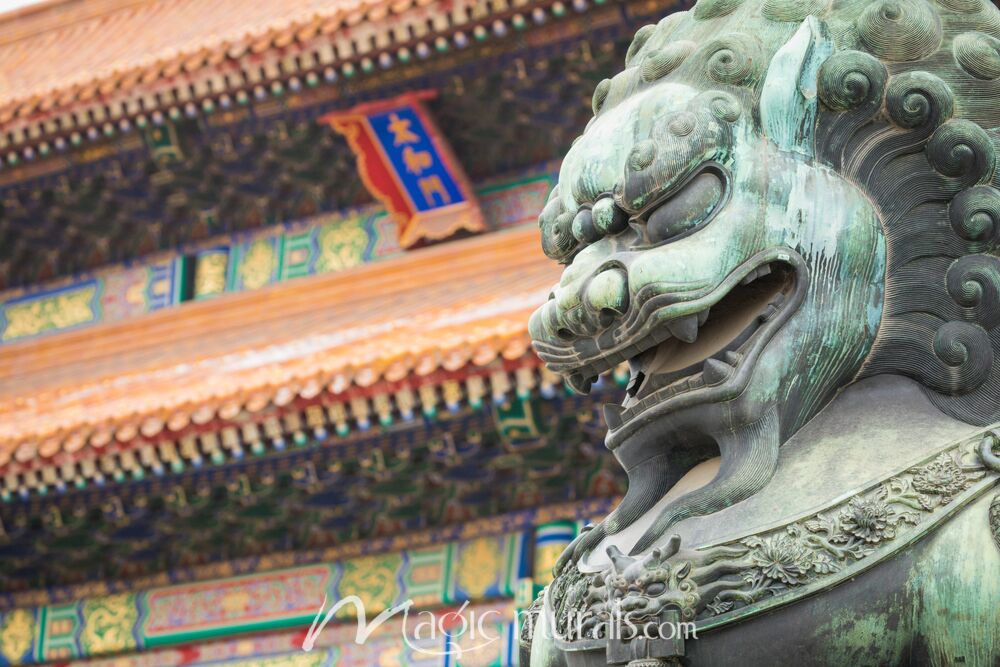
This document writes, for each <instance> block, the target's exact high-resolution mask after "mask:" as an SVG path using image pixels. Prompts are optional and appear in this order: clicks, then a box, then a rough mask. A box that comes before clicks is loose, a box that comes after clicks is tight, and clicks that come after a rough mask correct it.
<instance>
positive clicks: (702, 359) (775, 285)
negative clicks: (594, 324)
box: [536, 248, 807, 448]
mask: <svg viewBox="0 0 1000 667" xmlns="http://www.w3.org/2000/svg"><path fill="white" fill-rule="evenodd" d="M806 283H807V280H806V274H805V262H804V261H803V260H802V258H801V257H799V256H798V254H797V253H795V252H794V251H791V250H790V249H777V248H775V249H772V250H769V251H764V252H762V253H760V254H758V255H756V256H755V257H753V258H750V259H749V260H748V261H747V262H746V263H744V264H743V265H742V266H741V267H740V268H739V269H737V270H735V271H734V272H733V273H732V274H730V276H729V277H727V278H726V280H724V281H723V282H722V283H721V284H720V285H718V286H717V287H716V288H714V289H713V290H712V291H711V292H709V293H706V294H704V295H703V296H702V297H700V298H698V299H697V300H696V301H692V302H688V303H689V307H688V308H687V309H686V310H685V314H684V315H682V316H677V315H674V316H668V315H667V314H668V313H669V312H671V311H674V312H676V308H673V307H671V306H670V303H671V302H670V301H669V299H670V298H671V297H670V295H664V297H665V298H666V299H668V301H667V302H666V305H665V306H663V307H657V306H656V303H655V301H656V300H657V299H656V298H654V299H650V300H649V302H647V303H646V304H645V305H644V306H643V308H642V310H643V313H642V315H641V316H640V317H638V318H637V319H634V320H633V322H632V325H633V326H632V327H629V328H630V329H632V330H633V331H634V332H635V333H633V334H631V335H627V336H626V337H623V338H620V339H618V341H619V342H618V343H617V344H616V345H614V347H613V348H605V349H606V351H604V352H598V350H599V349H601V348H604V345H602V342H603V341H602V340H596V341H594V342H590V343H588V342H584V341H581V342H580V344H581V345H583V346H584V347H583V348H576V347H574V346H566V347H565V348H563V347H562V346H552V345H546V344H538V343H537V342H536V350H537V351H538V352H539V354H540V356H541V357H542V359H543V360H544V361H545V362H546V363H548V364H549V366H550V368H552V369H553V370H556V371H558V372H561V373H563V374H564V375H566V376H567V382H568V383H569V385H570V386H571V387H573V389H574V390H575V391H577V392H579V393H587V392H588V391H589V390H590V385H591V384H592V382H593V381H595V380H596V376H597V375H598V374H599V373H602V372H604V371H605V370H607V369H610V368H613V367H614V365H615V364H617V363H620V362H623V361H627V362H628V364H629V367H630V369H631V377H630V379H629V383H628V388H627V391H626V397H625V400H624V401H623V402H622V404H621V405H607V406H605V411H604V414H605V419H606V420H607V423H608V429H609V432H608V439H607V445H608V446H609V447H611V448H616V447H617V445H618V444H620V443H621V442H622V441H623V440H624V439H626V438H627V437H628V436H629V434H631V433H633V432H634V431H635V430H636V429H638V428H640V427H641V423H642V422H643V421H644V420H641V419H637V417H639V416H640V415H643V414H652V412H654V411H655V412H656V413H657V414H665V413H666V412H672V411H674V410H676V409H680V408H682V407H685V406H687V405H694V404H700V403H706V402H718V401H724V400H728V399H729V398H733V397H735V396H736V395H737V394H738V393H739V391H741V390H742V389H743V387H745V386H746V383H747V382H748V381H749V377H750V374H751V371H752V370H753V366H754V364H755V363H756V359H757V357H758V356H759V354H760V352H761V351H762V350H763V348H764V346H765V345H766V343H767V342H768V341H769V340H770V338H771V336H773V335H774V333H775V332H776V331H777V330H778V329H779V328H780V327H781V326H783V325H784V322H785V321H786V320H787V319H788V316H789V315H790V314H791V312H792V311H793V310H795V309H796V308H797V307H798V305H799V304H800V303H801V301H802V298H803V296H804V291H805V288H806ZM672 303H676V302H672ZM692 306H693V307H692ZM636 315H639V313H636ZM665 316H666V319H664V317H665ZM623 333H624V332H623ZM619 335H620V334H619ZM588 347H589V348H590V349H591V350H593V352H595V353H596V354H594V355H593V356H590V357H589V358H588V359H587V360H586V361H585V362H584V363H582V364H581V363H580V361H582V360H581V359H580V358H579V356H577V355H579V354H580V352H582V350H583V349H586V348H588ZM595 347H596V348H597V349H595ZM577 350H578V351H577ZM584 354H585V353H584ZM581 356H583V355H581ZM587 356H589V355H587Z"/></svg>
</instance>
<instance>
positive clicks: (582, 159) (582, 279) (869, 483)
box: [521, 0, 1000, 667]
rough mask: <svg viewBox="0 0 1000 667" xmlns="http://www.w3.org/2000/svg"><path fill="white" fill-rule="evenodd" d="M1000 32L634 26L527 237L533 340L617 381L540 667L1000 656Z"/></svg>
mask: <svg viewBox="0 0 1000 667" xmlns="http://www.w3.org/2000/svg"><path fill="white" fill-rule="evenodd" d="M998 38H1000V11H998V10H997V8H996V7H994V6H993V5H992V4H991V3H989V2H987V1H986V0H936V1H935V0H875V1H870V0H700V1H699V2H698V3H697V4H696V5H695V6H694V8H693V9H692V10H691V11H689V12H682V13H676V14H671V15H670V16H668V17H666V18H665V19H663V20H662V21H661V22H660V23H658V24H657V25H649V26H645V27H644V28H642V29H640V30H639V31H638V32H637V33H636V36H635V39H634V41H633V43H632V45H631V47H630V48H629V50H628V55H627V56H626V60H625V69H624V71H622V72H621V73H619V74H617V75H616V76H615V77H614V78H612V79H610V80H605V81H602V82H601V83H600V84H599V85H598V86H597V89H596V90H595V92H594V100H593V105H594V118H593V119H592V121H591V122H590V124H589V125H588V126H587V128H586V130H585V132H584V133H583V135H582V136H581V137H580V138H579V139H578V140H577V142H576V143H575V144H574V145H573V147H572V149H571V150H570V151H569V154H568V155H567V156H566V159H565V161H564V162H563V165H562V168H561V173H560V178H559V185H558V186H557V188H556V189H555V190H554V191H553V193H552V196H551V197H550V199H549V201H548V203H547V205H546V206H545V209H544V210H543V211H542V213H541V216H540V217H539V225H540V228H541V239H542V246H543V249H544V250H545V252H546V254H547V255H548V256H549V257H551V258H552V259H554V260H556V261H559V262H561V263H563V264H564V265H565V270H564V272H563V274H562V278H561V280H560V281H559V284H558V285H556V286H555V287H554V288H553V290H552V293H551V294H550V297H549V300H548V301H547V303H545V304H544V305H542V306H541V307H540V308H539V309H538V310H537V311H536V312H535V313H534V315H533V316H532V318H531V321H530V331H531V336H532V339H533V342H534V346H535V350H536V351H537V353H538V355H539V356H540V357H541V358H542V360H543V361H544V362H545V363H546V364H547V365H548V366H549V367H550V368H551V369H552V370H554V371H556V372H558V373H560V374H562V375H563V376H565V378H566V380H567V382H568V383H569V384H570V386H571V387H572V388H573V389H574V390H576V391H578V392H582V393H586V392H587V391H589V388H590V385H591V384H592V383H593V382H594V381H595V379H596V378H597V377H598V376H599V375H600V374H602V373H604V372H607V371H608V370H610V369H612V368H615V367H617V366H618V365H619V364H623V363H627V364H628V366H629V368H630V371H631V377H630V381H629V384H628V388H627V391H626V397H625V400H624V402H623V403H622V404H621V405H608V406H606V407H605V418H606V421H607V426H608V434H607V439H606V444H607V447H608V448H609V449H610V450H611V451H613V453H614V455H615V456H616V458H617V459H618V461H619V462H620V464H621V465H622V467H623V468H624V469H625V471H626V472H627V474H628V479H629V488H628V492H627V494H626V495H625V497H624V499H623V500H622V502H621V503H620V505H619V506H618V507H617V508H616V509H615V510H614V511H613V512H612V513H611V514H610V515H609V516H608V517H606V518H605V519H604V521H602V522H601V523H600V524H599V525H597V526H594V527H592V528H590V529H589V530H586V531H584V532H583V533H582V534H581V535H580V536H579V537H578V538H577V540H576V541H575V542H574V543H573V544H572V545H571V546H570V547H569V549H567V551H566V553H564V554H563V557H562V558H561V559H560V561H559V563H558V565H557V566H556V571H555V580H554V581H553V583H552V584H551V585H550V586H549V587H548V588H547V589H546V590H545V591H543V593H542V595H541V596H540V597H539V598H538V600H536V602H535V604H534V605H533V606H532V608H531V610H530V614H529V615H528V616H529V618H528V619H527V622H525V623H524V626H523V628H522V636H521V658H522V663H523V664H530V665H531V666H532V667H556V666H563V665H565V666H593V665H629V666H631V667H654V666H657V665H670V664H686V665H693V666H698V665H727V664H734V665H737V664H738V665H741V666H744V665H775V664H800V665H838V666H839V665H953V664H966V665H1000V548H998V547H1000V500H995V499H994V493H993V490H994V489H995V488H996V487H997V480H998V479H1000V455H998V452H1000V437H998V436H997V435H996V432H995V431H994V424H995V423H996V422H998V421H1000V258H998V256H997V254H998V249H1000V190H998V187H1000V171H998V169H997V151H998V143H1000V39H998ZM665 629H667V630H670V632H666V631H665ZM681 630H683V631H684V632H681Z"/></svg>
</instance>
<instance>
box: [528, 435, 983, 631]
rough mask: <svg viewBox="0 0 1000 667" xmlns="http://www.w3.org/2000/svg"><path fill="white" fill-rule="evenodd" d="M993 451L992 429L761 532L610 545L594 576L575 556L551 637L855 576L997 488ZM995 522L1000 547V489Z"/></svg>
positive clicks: (704, 615)
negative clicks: (640, 552) (697, 541)
mask: <svg viewBox="0 0 1000 667" xmlns="http://www.w3.org/2000/svg"><path fill="white" fill-rule="evenodd" d="M994 451H1000V438H998V436H997V435H996V434H995V431H987V432H985V433H983V434H982V435H981V436H979V437H975V438H973V439H969V440H965V441H963V442H961V443H959V444H953V445H951V446H949V447H948V448H947V449H945V450H943V451H941V452H939V453H938V454H935V455H934V456H931V457H929V458H927V459H925V460H924V461H923V462H921V463H919V464H917V465H914V466H912V467H910V468H907V469H905V470H902V471H900V472H899V473H897V474H895V475H893V476H892V477H889V478H888V479H885V480H884V481H882V482H879V483H878V484H875V485H873V486H871V487H869V488H867V489H865V490H864V491H861V492H860V493H857V494H856V495H854V496H852V497H850V498H848V499H846V500H844V501H842V502H839V503H837V504H835V505H831V506H829V507H827V508H825V509H823V510H822V511H820V512H817V513H814V514H810V515H808V516H804V517H802V518H800V519H798V520H796V521H794V522H791V523H788V524H785V525H782V526H780V527H778V528H775V529H773V530H769V531H766V532H763V533H758V534H754V535H748V536H745V537H741V538H738V539H734V540H730V541H728V542H724V543H720V544H716V545H712V546H706V547H700V548H697V549H693V550H687V549H683V548H681V545H680V540H679V538H677V537H676V536H675V537H674V538H671V539H670V540H668V542H667V544H666V546H665V547H664V548H662V549H654V550H653V552H651V553H650V554H649V555H647V556H645V557H639V558H632V557H629V556H625V555H623V554H621V553H620V552H619V551H618V550H617V549H616V548H614V547H611V548H610V549H609V555H610V556H611V559H612V565H611V566H610V567H609V568H607V569H605V570H604V571H602V572H600V573H597V574H592V575H587V574H583V573H581V572H580V571H579V570H578V569H577V568H576V566H575V565H572V564H568V562H567V565H564V567H563V569H561V570H559V571H557V573H556V574H557V579H556V580H555V582H554V583H553V584H552V585H551V586H550V587H549V588H548V589H547V591H546V595H545V596H544V603H545V605H547V607H548V610H549V612H550V618H551V619H553V623H554V628H553V632H554V635H553V636H555V637H556V638H557V641H559V640H562V641H561V643H563V644H564V645H565V644H572V643H574V642H580V641H582V642H585V643H586V642H588V641H592V640H602V639H604V638H605V631H606V628H607V624H608V623H609V622H611V613H610V610H612V609H620V610H621V611H622V612H629V613H631V615H632V616H631V618H632V619H633V620H634V621H635V622H636V623H637V624H638V623H642V622H645V621H653V620H655V619H659V618H662V613H663V612H664V611H666V610H675V611H676V612H677V613H678V615H679V618H680V619H682V620H685V621H696V622H697V627H698V628H699V630H701V629H708V628H712V627H716V626H720V625H725V624H727V623H730V622H733V621H734V620H737V619H739V618H742V617H744V616H746V615H748V614H756V613H759V612H761V611H763V610H764V609H769V608H773V607H775V606H779V605H783V604H787V603H790V602H793V601H795V600H797V599H800V598H801V597H803V596H804V595H807V594H809V593H811V592H814V591H816V590H817V589H820V588H826V587H829V586H832V585H835V584H837V583H840V582H842V581H844V580H846V579H848V578H851V577H854V576H857V575H858V574H860V573H861V572H862V571H864V570H866V569H868V568H870V567H872V566H874V565H876V564H877V563H879V562H880V561H882V560H884V559H886V558H888V557H890V556H892V555H894V554H895V553H897V552H899V551H900V550H902V549H905V548H907V547H908V546H909V545H911V544H912V543H913V542H914V541H915V540H917V539H919V538H920V537H921V536H923V535H925V534H927V533H928V532H930V531H932V530H933V529H934V528H935V527H936V526H937V525H939V524H940V523H941V522H943V521H944V520H946V519H947V518H949V517H950V516H951V515H952V514H954V513H955V512H957V511H959V510H960V509H961V508H962V507H963V506H964V505H966V504H968V503H969V502H971V501H972V500H974V499H975V498H977V497H978V496H980V495H982V494H983V493H986V492H987V491H988V490H989V489H990V488H991V487H993V486H995V484H996V482H997V481H998V480H1000V465H998V463H1000V459H998V458H997V455H996V454H994ZM990 522H991V528H992V530H993V534H994V536H995V537H996V539H997V541H998V546H1000V496H997V499H996V500H995V501H994V502H993V505H992V508H991V512H990ZM541 604H542V603H541V598H540V600H539V604H538V606H536V607H533V608H532V609H531V610H529V614H531V615H534V614H537V613H539V612H540V611H541ZM578 618H582V619H583V621H582V622H577V621H576V619H578ZM524 637H525V634H524V633H522V638H524Z"/></svg>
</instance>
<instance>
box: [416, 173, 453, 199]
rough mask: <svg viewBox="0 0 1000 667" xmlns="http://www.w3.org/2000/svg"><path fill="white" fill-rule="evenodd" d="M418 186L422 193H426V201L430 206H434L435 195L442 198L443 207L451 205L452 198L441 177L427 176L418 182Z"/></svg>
mask: <svg viewBox="0 0 1000 667" xmlns="http://www.w3.org/2000/svg"><path fill="white" fill-rule="evenodd" d="M417 184H418V185H419V186H420V191H421V192H422V193H424V199H425V200H427V204H428V205H430V206H434V195H437V196H438V197H440V198H441V204H440V205H441V206H444V205H446V204H450V203H451V197H449V196H448V190H447V188H445V187H444V183H442V182H441V178H440V177H438V176H425V177H424V178H421V179H420V180H419V181H417Z"/></svg>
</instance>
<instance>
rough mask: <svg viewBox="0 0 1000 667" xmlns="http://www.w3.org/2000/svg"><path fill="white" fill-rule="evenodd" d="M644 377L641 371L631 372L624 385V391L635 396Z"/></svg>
mask: <svg viewBox="0 0 1000 667" xmlns="http://www.w3.org/2000/svg"><path fill="white" fill-rule="evenodd" d="M645 379H646V374H645V373H643V372H642V371H635V372H634V373H632V377H630V378H629V381H628V386H627V387H625V393H626V394H628V395H629V396H631V397H632V398H635V395H636V394H638V393H639V388H640V387H642V383H643V381H644V380H645Z"/></svg>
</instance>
